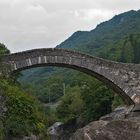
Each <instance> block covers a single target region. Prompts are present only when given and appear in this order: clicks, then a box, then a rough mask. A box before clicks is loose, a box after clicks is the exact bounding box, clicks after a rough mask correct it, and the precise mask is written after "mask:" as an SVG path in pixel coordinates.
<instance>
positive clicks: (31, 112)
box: [0, 44, 47, 140]
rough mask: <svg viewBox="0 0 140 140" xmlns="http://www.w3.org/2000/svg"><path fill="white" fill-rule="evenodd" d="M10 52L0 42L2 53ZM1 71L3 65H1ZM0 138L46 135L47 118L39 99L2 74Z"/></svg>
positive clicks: (0, 81) (0, 80) (0, 78)
mask: <svg viewBox="0 0 140 140" xmlns="http://www.w3.org/2000/svg"><path fill="white" fill-rule="evenodd" d="M5 53H9V51H8V50H7V48H6V47H5V46H4V45H3V44H0V54H1V57H2V55H3V54H5ZM1 66H2V67H1V72H3V71H2V68H3V65H1ZM3 75H4V76H3ZM0 98H1V99H4V100H1V102H0V104H4V105H2V107H1V108H0V109H1V113H2V112H3V113H2V114H0V140H4V139H5V137H9V136H11V137H13V136H15V137H23V136H30V135H31V134H36V135H40V136H43V135H45V131H46V125H47V119H46V117H45V115H44V113H43V111H42V110H41V108H40V105H39V102H38V101H37V99H36V98H35V97H33V96H31V95H29V94H27V93H25V92H24V91H23V90H22V89H21V87H20V86H19V84H17V83H15V82H13V80H12V79H11V78H9V77H8V76H5V73H1V74H0Z"/></svg>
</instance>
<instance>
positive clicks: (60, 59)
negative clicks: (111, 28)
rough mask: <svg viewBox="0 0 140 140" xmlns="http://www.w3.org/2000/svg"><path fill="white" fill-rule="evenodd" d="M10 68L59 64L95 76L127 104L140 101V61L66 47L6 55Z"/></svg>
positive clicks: (18, 68)
mask: <svg viewBox="0 0 140 140" xmlns="http://www.w3.org/2000/svg"><path fill="white" fill-rule="evenodd" d="M3 62H4V63H7V64H8V65H9V66H10V71H11V72H15V71H20V70H23V69H28V68H32V67H39V66H60V67H68V68H72V69H76V70H78V71H82V72H84V73H87V74H89V75H92V76H94V77H95V78H97V79H99V80H100V81H102V82H104V83H105V84H106V85H107V86H109V87H111V88H112V89H113V90H114V91H116V93H118V94H119V95H120V96H121V97H122V98H123V100H124V101H125V102H126V103H127V104H128V105H132V104H135V105H138V106H139V104H140V65H135V64H124V63H118V62H113V61H109V60H104V59H101V58H97V57H93V56H90V55H87V54H82V53H79V52H76V51H70V50H66V49H58V48H49V49H34V50H29V51H24V52H19V53H14V54H10V55H6V56H5V57H4V60H3Z"/></svg>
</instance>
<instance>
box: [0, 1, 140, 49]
mask: <svg viewBox="0 0 140 140" xmlns="http://www.w3.org/2000/svg"><path fill="white" fill-rule="evenodd" d="M139 7H140V0H0V42H2V43H4V44H5V45H6V46H7V47H8V48H9V49H10V50H11V51H12V52H18V51H22V50H27V49H28V50H29V49H32V48H40V47H43V48H44V47H55V46H56V45H58V44H60V43H61V42H62V41H64V40H65V39H66V38H68V37H69V36H70V35H71V34H72V33H74V32H75V31H77V30H91V29H93V28H95V27H96V25H97V24H99V23H100V22H103V21H106V20H108V19H110V18H112V17H113V16H114V15H116V14H119V13H122V12H125V11H128V10H132V9H133V10H138V9H139Z"/></svg>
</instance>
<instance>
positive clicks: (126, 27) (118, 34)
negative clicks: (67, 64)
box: [57, 10, 140, 55]
mask: <svg viewBox="0 0 140 140" xmlns="http://www.w3.org/2000/svg"><path fill="white" fill-rule="evenodd" d="M139 31H140V10H138V11H133V10H131V11H128V12H125V13H122V14H120V15H116V16H114V17H113V18H112V19H111V20H109V21H106V22H103V23H101V24H99V25H97V27H96V28H95V29H93V30H91V31H89V32H88V31H87V32H86V31H77V32H75V33H74V34H73V35H72V36H71V37H69V38H68V39H67V40H65V41H64V42H62V43H61V44H60V45H58V46H57V47H59V48H67V49H75V50H79V51H82V52H86V53H90V54H94V55H97V53H98V52H99V51H100V50H102V49H104V48H107V47H109V46H113V45H115V44H118V42H120V41H121V40H122V39H124V38H125V37H127V36H128V35H129V34H132V33H139Z"/></svg>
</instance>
